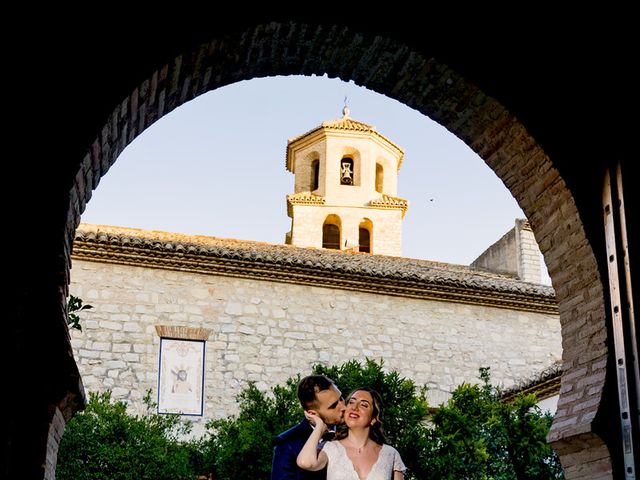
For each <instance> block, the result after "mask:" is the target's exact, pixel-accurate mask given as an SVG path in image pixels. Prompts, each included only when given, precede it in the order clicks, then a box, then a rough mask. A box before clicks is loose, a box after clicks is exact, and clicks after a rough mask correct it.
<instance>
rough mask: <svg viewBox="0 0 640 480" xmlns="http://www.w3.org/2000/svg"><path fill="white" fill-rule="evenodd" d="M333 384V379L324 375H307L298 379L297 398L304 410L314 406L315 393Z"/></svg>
mask: <svg viewBox="0 0 640 480" xmlns="http://www.w3.org/2000/svg"><path fill="white" fill-rule="evenodd" d="M333 386H334V383H333V381H332V380H331V379H330V378H328V377H325V376H324V375H309V376H308V377H304V378H303V379H302V380H300V383H299V384H298V400H300V405H302V408H303V409H304V410H308V409H309V408H310V407H313V406H315V403H316V400H317V397H316V394H317V393H318V392H321V391H323V390H328V389H330V388H331V387H333Z"/></svg>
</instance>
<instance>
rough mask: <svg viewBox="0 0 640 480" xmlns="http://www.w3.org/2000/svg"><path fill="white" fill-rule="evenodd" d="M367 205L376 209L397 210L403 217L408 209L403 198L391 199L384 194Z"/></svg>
mask: <svg viewBox="0 0 640 480" xmlns="http://www.w3.org/2000/svg"><path fill="white" fill-rule="evenodd" d="M369 205H371V206H372V207H376V208H399V209H401V210H402V216H403V217H404V215H405V213H407V208H409V202H408V201H407V200H405V199H404V198H399V197H392V196H391V195H387V194H384V193H383V194H382V197H380V198H377V199H375V200H371V201H370V202H369Z"/></svg>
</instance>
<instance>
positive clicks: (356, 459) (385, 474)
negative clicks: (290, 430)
mask: <svg viewBox="0 0 640 480" xmlns="http://www.w3.org/2000/svg"><path fill="white" fill-rule="evenodd" d="M305 414H306V416H307V418H309V420H310V421H311V422H312V423H314V424H315V428H314V430H313V432H312V433H311V435H310V436H309V438H308V439H307V442H306V443H305V444H304V447H303V448H302V450H301V451H300V454H299V455H298V461H297V463H298V466H299V467H300V468H303V469H305V470H313V471H315V470H321V469H323V468H324V467H325V466H326V467H327V480H403V479H404V472H405V470H406V467H405V466H404V463H403V462H402V459H401V458H400V454H399V453H398V451H397V450H396V449H395V448H393V447H392V446H391V445H388V444H386V443H384V442H385V438H384V434H383V433H382V422H381V421H380V418H381V417H382V400H381V398H380V395H379V394H378V392H376V391H375V390H373V389H371V388H366V387H364V388H358V389H357V390H354V391H353V392H352V393H351V394H350V395H349V397H348V399H347V409H346V410H345V412H344V422H345V425H346V426H347V427H348V428H347V429H345V430H343V431H341V432H339V433H338V434H336V439H335V440H334V441H330V442H326V443H325V444H324V447H323V448H322V449H318V444H319V443H320V439H321V438H322V435H323V434H324V433H325V432H326V431H327V427H326V425H325V424H324V422H323V421H322V420H321V419H320V417H318V416H317V415H316V414H315V413H311V412H306V413H305Z"/></svg>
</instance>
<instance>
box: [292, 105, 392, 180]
mask: <svg viewBox="0 0 640 480" xmlns="http://www.w3.org/2000/svg"><path fill="white" fill-rule="evenodd" d="M319 130H325V131H345V132H362V133H369V134H371V135H373V136H375V137H378V138H380V139H381V140H384V141H385V142H386V143H388V144H389V145H391V147H393V148H394V149H396V150H397V151H398V153H399V154H400V159H399V161H398V170H399V169H400V165H401V164H402V157H403V156H404V149H403V148H402V147H400V146H399V145H398V144H396V143H395V142H392V141H391V140H389V139H388V138H387V137H385V136H384V135H382V134H381V133H379V132H378V131H377V130H376V127H374V126H373V125H369V124H368V123H364V122H360V121H358V120H354V119H352V118H349V115H348V112H347V113H346V114H345V115H344V116H343V117H342V118H339V119H337V120H327V121H326V122H322V125H319V126H317V127H316V128H312V129H311V130H309V131H308V132H306V133H303V134H302V135H297V136H295V137H293V138H290V139H289V140H288V142H287V156H286V167H287V169H288V170H291V166H290V165H289V147H290V146H291V145H292V144H294V143H296V142H297V141H299V140H301V139H303V138H305V137H307V136H309V135H311V134H313V133H315V132H317V131H319Z"/></svg>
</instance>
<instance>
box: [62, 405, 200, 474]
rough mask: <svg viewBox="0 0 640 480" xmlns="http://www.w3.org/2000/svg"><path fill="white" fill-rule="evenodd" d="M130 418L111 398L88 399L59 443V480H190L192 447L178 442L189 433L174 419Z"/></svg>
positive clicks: (157, 417)
mask: <svg viewBox="0 0 640 480" xmlns="http://www.w3.org/2000/svg"><path fill="white" fill-rule="evenodd" d="M145 404H146V405H147V409H148V410H147V414H146V415H143V416H131V415H128V414H127V412H126V404H125V403H124V402H112V401H111V393H110V392H105V393H100V394H98V393H92V394H90V398H89V402H88V404H87V408H86V409H85V411H83V412H81V413H79V414H77V415H76V416H75V417H74V418H73V419H72V420H71V421H70V422H69V423H68V425H67V426H66V428H65V431H64V435H63V436H62V440H61V443H60V450H59V454H58V466H57V469H56V478H57V479H58V480H111V479H119V480H146V479H149V480H164V479H166V480H169V479H172V480H175V479H192V478H194V475H193V469H192V466H191V465H190V447H189V445H188V444H184V443H182V442H180V441H179V438H180V437H181V436H182V435H185V434H187V433H188V431H189V427H190V424H183V423H182V422H181V421H180V418H179V416H178V415H158V414H154V413H152V410H153V408H154V404H153V403H152V402H151V399H150V393H149V392H148V393H147V395H146V397H145Z"/></svg>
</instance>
